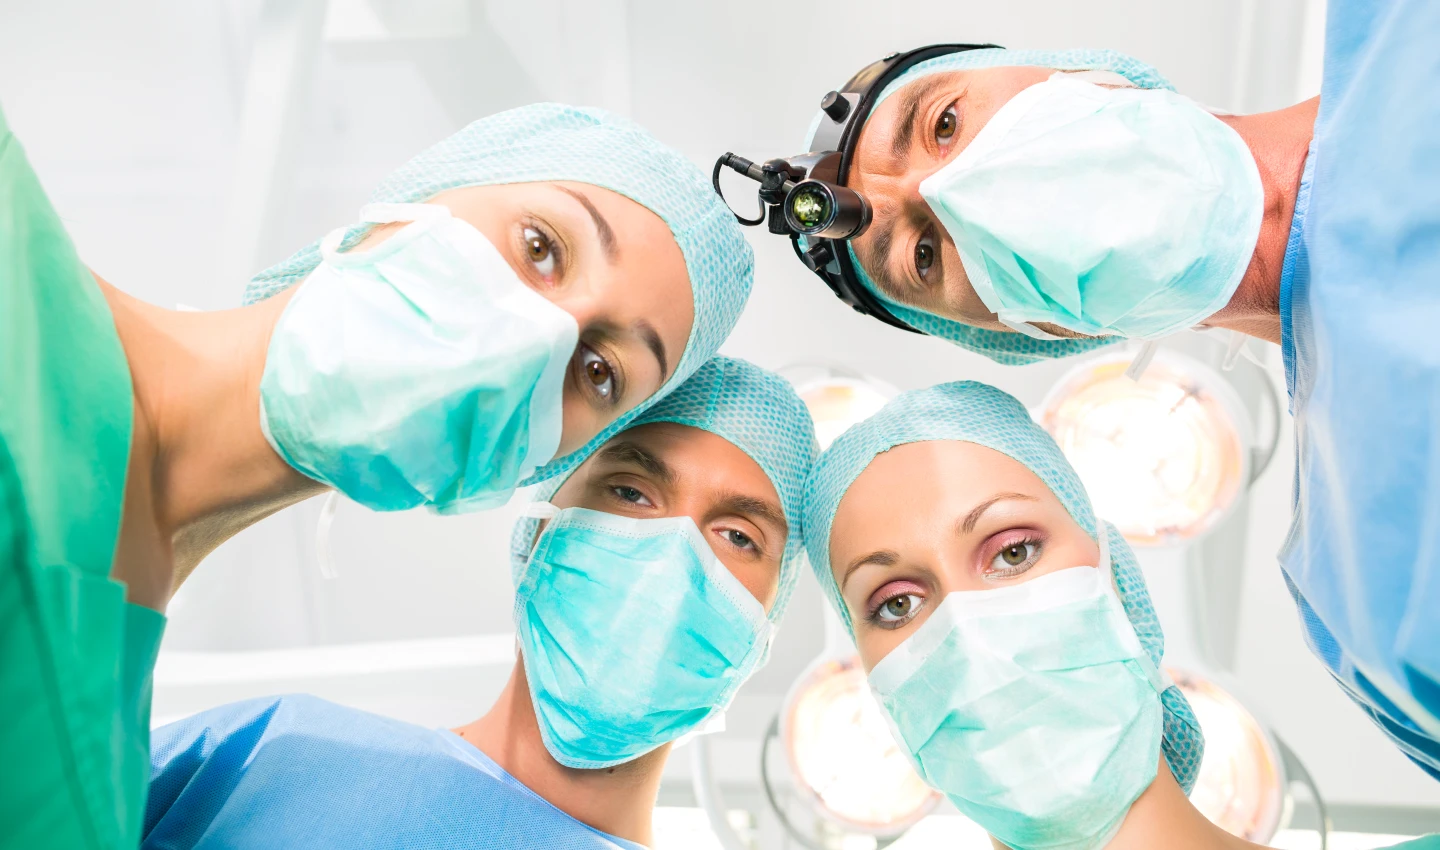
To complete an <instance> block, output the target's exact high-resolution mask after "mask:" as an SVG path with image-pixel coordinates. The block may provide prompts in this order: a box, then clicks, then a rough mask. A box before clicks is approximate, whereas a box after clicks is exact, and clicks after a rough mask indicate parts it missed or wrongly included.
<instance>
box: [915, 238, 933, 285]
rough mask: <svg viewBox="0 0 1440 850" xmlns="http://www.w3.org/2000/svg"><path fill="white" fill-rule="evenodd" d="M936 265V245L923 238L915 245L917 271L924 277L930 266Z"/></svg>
mask: <svg viewBox="0 0 1440 850" xmlns="http://www.w3.org/2000/svg"><path fill="white" fill-rule="evenodd" d="M933 265H935V246H934V245H932V244H930V242H929V240H927V239H922V240H920V241H919V242H918V243H916V245H915V271H917V272H919V273H920V276H921V277H922V278H923V277H924V276H925V273H926V272H928V271H929V270H930V267H931V266H933Z"/></svg>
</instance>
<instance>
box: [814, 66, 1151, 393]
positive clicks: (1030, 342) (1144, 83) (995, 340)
mask: <svg viewBox="0 0 1440 850" xmlns="http://www.w3.org/2000/svg"><path fill="white" fill-rule="evenodd" d="M1003 66H1039V67H1044V68H1054V69H1055V70H1057V71H1111V72H1114V73H1116V74H1119V75H1120V76H1122V77H1124V78H1125V79H1126V80H1129V81H1130V82H1131V83H1133V84H1135V85H1136V86H1138V87H1139V88H1145V89H1157V88H1158V89H1172V90H1173V88H1174V87H1173V86H1171V85H1170V83H1169V81H1168V80H1166V79H1165V78H1164V77H1162V76H1161V75H1160V72H1159V71H1157V70H1155V69H1154V68H1152V67H1150V66H1149V65H1146V64H1145V63H1144V62H1141V61H1140V60H1138V59H1132V58H1131V57H1129V56H1126V55H1125V54H1123V53H1116V52H1115V51H1113V50H1004V49H1002V48H991V49H986V50H967V51H963V52H961V53H950V54H946V55H944V56H937V57H935V58H934V59H927V60H925V61H924V62H920V63H918V64H916V65H915V66H914V67H912V68H909V69H907V70H906V71H905V73H903V74H901V75H900V76H899V77H896V78H895V79H894V80H893V81H891V83H890V84H889V85H888V86H886V87H885V90H884V91H882V92H881V93H880V96H879V97H878V98H876V99H875V106H876V107H878V106H879V105H880V104H881V103H883V102H884V101H885V99H886V98H887V97H889V96H890V95H892V94H894V93H895V92H896V91H898V90H900V89H902V88H904V87H905V86H907V85H909V84H910V83H913V82H915V81H916V80H918V79H920V78H921V77H928V76H930V75H931V74H939V73H943V72H946V71H965V70H973V69H976V68H998V67H1003ZM822 115H823V113H818V112H817V113H816V114H815V119H814V120H813V121H811V122H810V129H809V131H808V132H807V133H806V136H805V147H806V150H809V148H810V145H811V143H812V142H813V141H814V139H815V130H816V128H818V127H819V126H820V118H821V116H822ZM847 247H849V246H848V243H847ZM850 260H851V262H852V263H853V264H854V266H855V274H856V276H857V277H858V278H859V279H860V283H861V284H862V285H864V287H865V288H866V289H868V290H870V291H871V292H872V293H874V294H875V297H877V298H879V299H880V300H881V301H882V302H884V304H885V306H886V307H887V308H889V310H890V312H892V313H894V314H895V316H896V317H897V318H899V319H901V320H902V321H904V322H906V323H907V324H909V325H910V326H911V327H913V328H915V329H916V330H920V331H924V332H925V333H927V334H930V335H931V336H935V337H939V338H941V339H947V340H949V341H951V342H953V343H955V344H956V345H958V346H960V347H961V348H966V349H969V350H970V351H974V352H976V353H979V354H983V355H985V356H986V357H989V358H990V359H991V360H994V361H995V362H997V363H1001V364H1004V365H1006V366H1020V365H1024V364H1026V363H1034V362H1036V361H1038V360H1049V359H1052V358H1055V357H1069V356H1071V355H1074V354H1083V353H1084V352H1087V351H1093V350H1094V349H1096V348H1099V347H1101V346H1104V345H1110V344H1111V343H1114V342H1116V341H1118V339H1119V338H1118V337H1105V338H1101V339H1060V340H1043V339H1033V338H1031V337H1028V336H1026V335H1025V334H1022V333H1010V332H1006V331H992V330H988V329H986V328H977V327H974V326H971V325H967V324H965V323H963V322H957V321H955V320H954V319H948V318H945V317H944V316H937V315H935V314H933V313H928V312H926V311H924V310H920V309H917V308H915V307H911V306H909V305H908V304H902V303H900V302H898V301H895V300H894V299H892V298H890V297H889V296H888V295H886V294H885V293H884V292H883V291H882V290H881V289H880V287H878V286H876V285H875V282H874V281H873V280H871V279H870V275H868V274H866V272H865V269H863V268H861V266H860V260H859V258H858V257H856V256H855V250H854V249H853V248H851V249H850Z"/></svg>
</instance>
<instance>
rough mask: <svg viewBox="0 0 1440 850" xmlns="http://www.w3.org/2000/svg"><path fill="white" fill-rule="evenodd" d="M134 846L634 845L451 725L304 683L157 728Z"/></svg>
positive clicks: (594, 848)
mask: <svg viewBox="0 0 1440 850" xmlns="http://www.w3.org/2000/svg"><path fill="white" fill-rule="evenodd" d="M151 762H152V768H153V772H152V775H151V781H150V798H149V802H148V805H147V809H146V813H145V831H144V841H143V843H142V846H143V847H146V848H155V850H160V848H164V850H181V849H182V848H218V847H226V848H231V847H234V848H245V847H287V848H307V847H314V848H320V847H325V848H333V847H368V848H402V847H403V848H441V847H445V848H467V847H470V848H493V847H506V848H521V850H524V848H536V850H539V848H573V850H643V848H641V847H640V845H638V844H634V843H632V842H628V841H625V840H623V839H620V838H616V837H613V836H610V835H606V834H604V833H602V832H599V831H597V830H594V829H592V828H590V827H588V826H586V825H585V824H583V823H580V822H579V821H577V820H575V819H574V818H572V817H570V816H569V815H567V814H565V813H564V812H562V811H560V810H559V809H557V808H555V807H554V806H553V805H551V804H550V803H548V802H546V801H545V800H544V799H542V798H541V797H539V796H538V795H537V794H535V793H534V792H533V791H531V790H530V789H529V788H526V787H525V786H524V785H522V784H521V783H520V782H519V781H517V780H516V779H515V778H514V777H512V776H510V775H509V774H508V773H506V772H505V771H504V770H503V769H501V768H500V766H499V765H497V764H496V763H495V762H493V761H491V760H490V759H489V758H488V757H486V756H485V755H484V754H483V753H481V752H480V751H479V750H477V749H475V748H474V747H472V746H471V745H469V744H468V743H466V742H465V741H464V740H462V739H461V738H459V737H458V736H456V735H454V734H453V733H451V732H448V731H444V730H433V729H426V728H423V727H420V726H415V725H412V724H409V723H403V722H401V721H398V720H392V719H390V718H386V717H380V716H377V715H374V714H369V713H367V712H364V711H359V710H357V709H353V708H347V707H344V706H340V705H335V704H333V703H330V702H326V701H325V700H321V699H318V698H315V697H309V696H281V697H268V698H264V699H255V700H248V701H245V702H239V703H234V704H231V705H226V706H221V707H220V708H216V709H212V710H210V711H206V712H202V713H200V714H197V715H195V716H193V717H189V718H186V719H185V720H181V721H179V722H176V723H172V724H170V725H168V726H164V727H162V728H160V729H157V730H155V732H154V733H153V738H152V757H151Z"/></svg>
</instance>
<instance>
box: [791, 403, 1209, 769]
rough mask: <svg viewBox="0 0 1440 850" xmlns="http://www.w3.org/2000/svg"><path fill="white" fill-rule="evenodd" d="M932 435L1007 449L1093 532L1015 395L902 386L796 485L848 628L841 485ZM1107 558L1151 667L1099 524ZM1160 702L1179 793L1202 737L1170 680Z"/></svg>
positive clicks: (1117, 541)
mask: <svg viewBox="0 0 1440 850" xmlns="http://www.w3.org/2000/svg"><path fill="white" fill-rule="evenodd" d="M937 440H955V441H959V442H966V443H975V444H976V445H980V446H985V447H986V448H989V449H993V450H995V451H997V452H1000V453H1001V454H1003V455H1006V456H1007V457H1009V458H1012V459H1013V460H1016V461H1018V462H1019V463H1021V464H1023V465H1024V466H1025V467H1026V468H1027V469H1029V470H1030V471H1031V472H1033V473H1035V475H1036V477H1038V478H1039V479H1040V480H1041V481H1043V482H1045V486H1046V487H1049V488H1050V491H1051V492H1052V493H1054V494H1055V497H1056V498H1058V499H1059V500H1060V503H1061V504H1063V505H1064V506H1065V509H1066V510H1067V511H1069V513H1070V516H1071V517H1073V518H1074V519H1075V522H1076V523H1078V524H1079V525H1080V527H1081V528H1083V529H1085V533H1086V534H1089V535H1090V537H1091V538H1092V539H1096V540H1098V539H1099V538H1098V536H1097V528H1098V525H1097V522H1098V521H1097V520H1096V518H1095V510H1094V508H1093V507H1091V505H1090V496H1089V494H1088V493H1086V492H1085V485H1083V484H1082V483H1081V482H1080V476H1079V475H1077V474H1076V473H1075V469H1074V467H1072V466H1071V465H1070V462H1069V461H1068V460H1066V459H1065V455H1064V454H1063V453H1062V452H1061V451H1060V447H1059V446H1058V445H1056V444H1055V440H1054V439H1052V438H1051V436H1050V435H1049V434H1048V433H1046V431H1045V429H1044V428H1041V427H1040V426H1039V425H1038V424H1036V423H1035V421H1034V420H1033V419H1031V418H1030V412H1029V411H1028V410H1026V409H1025V406H1024V405H1023V404H1021V403H1020V402H1019V401H1018V400H1017V399H1016V398H1015V397H1014V396H1011V395H1010V394H1008V393H1006V392H1003V391H1001V390H998V389H996V388H995V387H992V386H990V385H988V384H981V383H976V382H974V381H960V382H956V383H952V384H940V385H939V386H934V387H930V388H928V389H923V390H914V391H912V392H908V393H904V394H902V395H900V396H898V397H896V398H895V399H894V400H892V401H891V402H890V403H889V404H887V405H885V407H884V408H882V409H881V410H880V412H879V413H876V414H875V415H874V416H872V417H870V418H869V419H867V420H865V421H864V422H861V423H859V424H858V425H855V426H854V427H852V428H851V429H850V430H848V431H846V432H845V433H844V434H842V435H840V437H839V439H837V440H836V441H835V442H834V443H833V444H832V445H831V446H830V448H829V449H827V450H826V451H825V452H824V454H822V455H821V456H820V459H819V460H818V461H816V463H815V468H814V469H813V470H812V471H811V473H810V478H809V480H808V482H807V483H806V488H805V521H804V523H803V527H804V531H805V548H806V550H807V551H808V553H809V555H810V564H811V568H812V569H813V570H814V572H815V577H816V579H818V580H819V582H820V586H821V587H822V588H824V589H825V593H826V595H827V596H829V598H830V604H831V605H832V606H833V607H834V608H835V611H836V613H838V614H839V615H840V619H841V620H843V621H844V623H845V627H846V628H847V629H849V630H850V634H851V636H852V637H853V636H854V634H855V628H854V624H853V623H852V622H851V620H850V610H849V609H848V608H847V607H846V606H845V600H844V599H843V598H841V596H840V588H839V586H838V585H837V584H836V583H835V575H834V573H833V572H832V571H831V568H830V529H831V525H832V523H833V522H834V520H835V511H836V509H837V508H839V506H840V500H841V499H842V498H843V497H844V496H845V491H846V490H848V489H849V488H850V485H851V484H853V483H855V479H857V478H859V477H860V474H861V473H862V472H864V471H865V469H866V467H868V466H869V465H870V462H871V461H873V460H874V459H875V458H876V456H878V455H880V454H881V453H883V452H886V451H889V450H890V449H892V448H894V447H895V446H900V445H905V444H908V443H923V442H931V441H937ZM1106 526H1107V528H1108V537H1109V543H1110V559H1111V564H1112V567H1113V570H1114V575H1115V584H1116V588H1117V589H1118V590H1119V593H1120V601H1121V603H1122V604H1123V606H1124V608H1125V614H1126V616H1127V617H1129V619H1130V624H1131V625H1132V626H1134V628H1135V634H1136V635H1137V636H1138V637H1139V638H1140V643H1141V645H1142V646H1144V647H1145V652H1146V653H1147V654H1149V656H1150V660H1151V661H1152V662H1153V663H1154V664H1155V666H1156V667H1157V668H1158V667H1159V666H1160V660H1161V657H1162V656H1163V655H1164V654H1165V634H1164V632H1163V631H1161V628H1160V620H1159V618H1158V617H1157V616H1156V615H1155V607H1154V605H1152V604H1151V602H1150V592H1149V591H1148V590H1147V589H1146V587H1145V577H1144V575H1143V574H1142V573H1141V572H1140V564H1139V562H1138V561H1136V559H1135V552H1134V550H1132V549H1131V548H1130V544H1129V543H1127V542H1126V541H1125V538H1124V537H1123V536H1122V535H1121V534H1120V531H1119V530H1118V529H1116V528H1115V527H1114V526H1113V525H1109V524H1108V523H1107V524H1106ZM1160 702H1161V704H1162V705H1163V706H1164V708H1165V724H1164V726H1165V729H1164V734H1163V738H1162V741H1161V748H1162V749H1163V750H1164V752H1165V760H1166V761H1167V762H1168V763H1169V765H1170V770H1171V772H1172V773H1174V774H1175V779H1176V781H1178V782H1179V783H1180V787H1182V788H1184V789H1185V793H1187V794H1188V793H1190V790H1191V789H1192V788H1193V787H1194V785H1195V779H1196V777H1197V776H1198V775H1199V772H1200V760H1201V758H1202V757H1203V755H1204V753H1205V737H1204V735H1203V734H1202V733H1201V731H1200V722H1199V721H1198V720H1196V718H1195V714H1194V712H1193V711H1191V709H1190V703H1189V702H1188V701H1187V700H1186V699H1185V695H1184V694H1182V693H1181V692H1180V689H1179V688H1178V687H1176V686H1174V685H1172V686H1170V687H1169V688H1166V689H1165V691H1164V692H1163V693H1161V694H1160Z"/></svg>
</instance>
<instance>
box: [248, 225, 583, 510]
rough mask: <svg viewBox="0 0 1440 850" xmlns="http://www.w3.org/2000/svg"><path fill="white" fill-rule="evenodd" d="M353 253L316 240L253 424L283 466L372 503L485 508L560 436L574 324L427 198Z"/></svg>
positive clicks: (331, 239) (547, 454)
mask: <svg viewBox="0 0 1440 850" xmlns="http://www.w3.org/2000/svg"><path fill="white" fill-rule="evenodd" d="M361 213H362V218H363V220H364V221H367V222H392V221H409V222H410V223H409V224H407V225H406V226H405V227H404V228H402V229H401V230H399V231H398V232H396V233H395V234H393V235H392V236H391V237H390V238H389V239H387V240H385V241H384V242H382V243H381V244H379V245H377V246H376V247H374V248H372V249H369V250H366V251H351V252H347V253H340V252H339V245H340V238H341V235H342V231H335V232H334V233H331V234H330V235H329V236H328V237H326V239H325V240H324V242H323V243H322V245H321V255H322V257H323V259H322V261H321V263H320V265H319V266H318V267H316V269H315V270H314V271H313V272H311V273H310V276H309V277H308V278H307V279H306V280H305V282H304V283H303V284H302V285H301V286H300V289H299V290H298V291H297V292H296V293H295V296H294V298H293V299H292V300H291V302H290V303H289V304H288V305H286V307H285V312H284V313H283V314H282V315H281V316H280V320H279V322H278V323H277V324H276V326H275V331H274V334H273V335H272V336H271V339H270V348H269V352H268V354H267V357H266V361H265V373H264V376H263V377H262V379H261V382H260V424H261V428H262V430H263V431H264V433H265V438H266V439H267V440H268V441H269V442H270V445H271V446H272V447H273V448H274V449H275V451H276V452H277V453H279V455H280V456H281V457H282V458H284V459H285V461H286V462H287V463H289V464H290V465H291V466H293V467H294V468H295V469H297V470H299V471H300V472H302V473H304V474H305V475H308V476H309V477H311V478H314V479H315V480H317V481H320V482H322V483H324V484H328V485H330V486H331V487H334V488H335V489H336V490H339V491H340V492H341V493H344V494H345V495H346V496H348V497H349V498H351V499H353V500H354V501H356V502H359V503H360V504H362V505H365V506H366V507H369V508H373V509H375V510H382V511H390V510H404V509H406V508H414V507H418V506H420V505H425V506H427V507H429V508H430V509H432V510H434V511H436V512H437V513H460V512H464V511H470V510H480V509H484V508H490V507H495V506H497V505H500V504H504V502H505V501H506V500H507V499H509V497H510V494H511V493H512V492H513V491H514V489H515V485H516V483H517V482H519V481H520V480H522V479H524V478H525V477H527V476H528V475H530V474H531V473H532V472H534V471H535V470H536V469H537V468H538V467H539V466H540V465H541V464H544V463H545V462H547V461H549V460H550V459H551V458H552V457H554V456H555V452H556V450H557V449H558V448H559V445H560V429H561V425H562V402H563V391H564V379H565V373H566V369H567V367H568V364H569V362H570V359H571V357H572V356H573V354H574V351H575V345H576V341H577V339H578V337H579V329H578V327H577V326H576V324H575V320H574V318H572V317H571V316H570V314H569V313H566V312H565V311H564V310H562V309H560V308H559V307H557V306H555V305H554V304H551V303H550V302H549V301H547V300H546V299H545V298H544V297H542V296H541V295H540V294H538V293H536V292H535V291H534V290H532V289H530V288H529V287H528V286H526V285H525V284H524V283H523V282H522V281H521V280H520V279H519V277H518V276H517V275H516V274H515V271H514V270H513V269H512V268H511V267H510V264H509V263H507V262H506V261H505V258H504V257H502V256H501V255H500V252H499V251H498V250H496V248H495V246H494V245H492V244H491V243H490V241H489V240H488V239H486V238H485V236H484V235H482V234H481V233H480V232H479V231H478V230H476V229H475V228H474V227H472V226H471V225H469V224H468V223H466V222H464V221H462V220H460V219H458V218H454V217H453V216H451V214H450V211H449V210H448V209H447V208H446V207H443V206H439V205H435V204H373V205H371V206H369V207H366V208H365V209H364V210H362V211H361Z"/></svg>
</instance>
